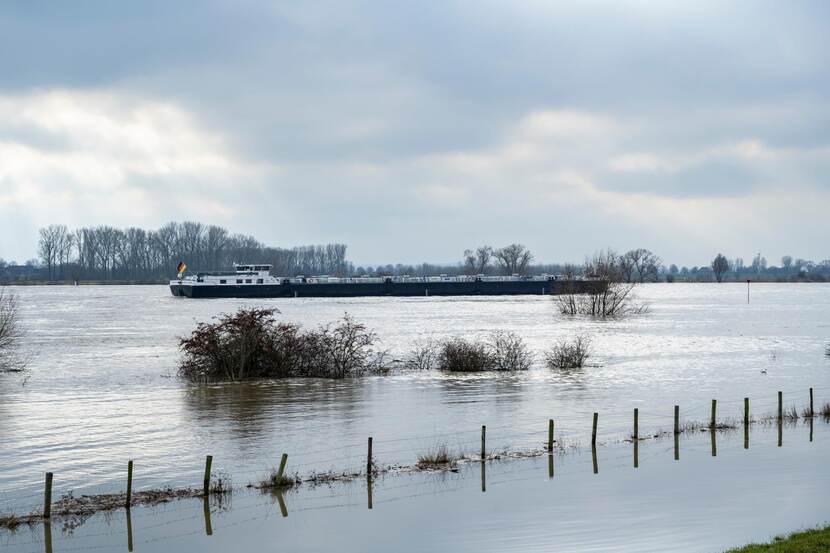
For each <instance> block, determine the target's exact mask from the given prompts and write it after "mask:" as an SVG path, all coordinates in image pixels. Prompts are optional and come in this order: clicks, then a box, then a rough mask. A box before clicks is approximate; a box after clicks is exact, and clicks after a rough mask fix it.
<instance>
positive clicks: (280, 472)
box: [277, 453, 288, 485]
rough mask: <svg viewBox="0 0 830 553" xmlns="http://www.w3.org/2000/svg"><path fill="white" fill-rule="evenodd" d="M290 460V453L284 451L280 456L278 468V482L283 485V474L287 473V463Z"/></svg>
mask: <svg viewBox="0 0 830 553" xmlns="http://www.w3.org/2000/svg"><path fill="white" fill-rule="evenodd" d="M287 462H288V453H283V454H282V458H280V468H279V470H277V484H278V485H282V475H283V474H285V464H286V463H287Z"/></svg>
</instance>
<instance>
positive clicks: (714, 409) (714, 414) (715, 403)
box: [709, 399, 718, 428]
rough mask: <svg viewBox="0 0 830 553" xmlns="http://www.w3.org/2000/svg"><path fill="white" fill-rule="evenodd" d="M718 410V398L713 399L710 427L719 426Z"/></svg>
mask: <svg viewBox="0 0 830 553" xmlns="http://www.w3.org/2000/svg"><path fill="white" fill-rule="evenodd" d="M717 410H718V400H716V399H713V400H712V422H710V423H709V427H710V428H716V427H717V426H718V419H717Z"/></svg>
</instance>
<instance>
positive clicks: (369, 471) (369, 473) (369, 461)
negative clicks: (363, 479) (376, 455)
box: [366, 436, 372, 478]
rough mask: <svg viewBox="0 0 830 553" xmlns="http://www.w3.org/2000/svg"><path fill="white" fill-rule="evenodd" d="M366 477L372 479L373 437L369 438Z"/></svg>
mask: <svg viewBox="0 0 830 553" xmlns="http://www.w3.org/2000/svg"><path fill="white" fill-rule="evenodd" d="M366 475H367V476H369V478H371V477H372V437H371V436H369V451H368V453H367V455H366Z"/></svg>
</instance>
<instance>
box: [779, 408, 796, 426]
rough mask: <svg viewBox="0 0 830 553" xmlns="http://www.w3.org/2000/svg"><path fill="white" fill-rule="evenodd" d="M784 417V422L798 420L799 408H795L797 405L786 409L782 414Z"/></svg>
mask: <svg viewBox="0 0 830 553" xmlns="http://www.w3.org/2000/svg"><path fill="white" fill-rule="evenodd" d="M781 416H782V417H783V419H784V422H789V423H793V422H798V418H799V417H798V410H797V409H796V408H795V405H793V406H792V407H790V408H788V409H784V412H783V413H782V415H781Z"/></svg>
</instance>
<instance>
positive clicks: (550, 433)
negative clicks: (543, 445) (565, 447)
mask: <svg viewBox="0 0 830 553" xmlns="http://www.w3.org/2000/svg"><path fill="white" fill-rule="evenodd" d="M548 453H553V419H549V420H548Z"/></svg>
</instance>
